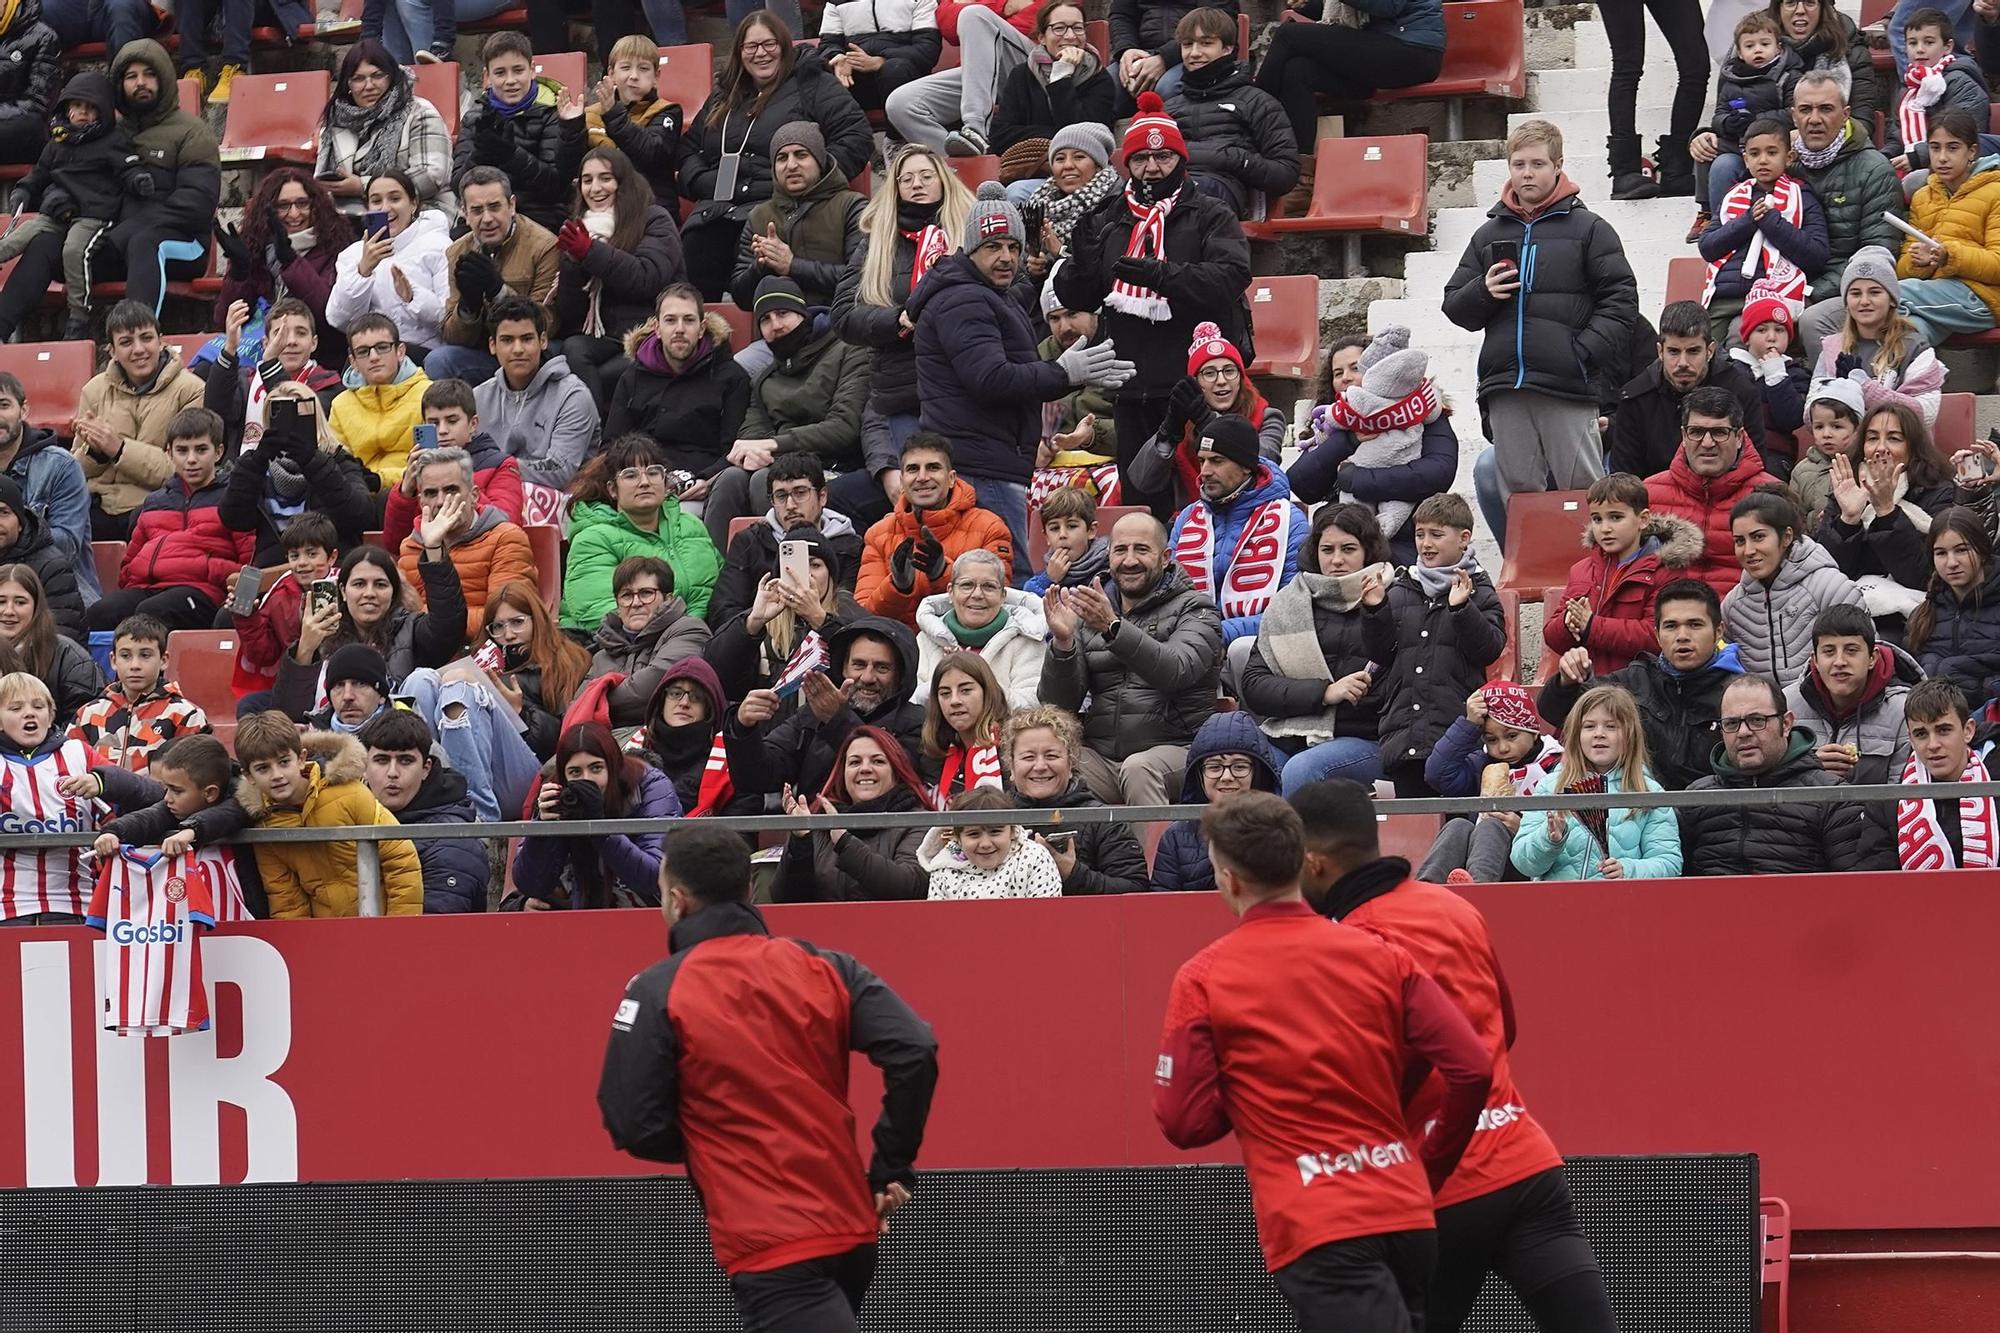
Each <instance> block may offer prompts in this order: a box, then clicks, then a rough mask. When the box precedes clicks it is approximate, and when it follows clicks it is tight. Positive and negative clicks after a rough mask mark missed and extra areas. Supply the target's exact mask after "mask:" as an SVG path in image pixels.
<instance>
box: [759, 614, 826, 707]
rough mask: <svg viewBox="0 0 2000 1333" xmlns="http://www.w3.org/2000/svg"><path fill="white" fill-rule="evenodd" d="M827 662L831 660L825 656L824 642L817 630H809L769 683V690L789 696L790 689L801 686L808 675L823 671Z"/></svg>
mask: <svg viewBox="0 0 2000 1333" xmlns="http://www.w3.org/2000/svg"><path fill="white" fill-rule="evenodd" d="M829 660H831V659H829V658H828V656H827V652H826V640H825V639H822V638H821V637H820V636H819V631H818V630H816V629H809V630H807V631H806V634H805V637H804V638H802V639H800V640H799V642H798V646H797V647H796V648H793V649H792V655H791V657H789V658H787V659H786V661H785V669H784V670H783V671H781V672H779V673H778V678H777V679H776V680H774V681H772V682H771V688H772V689H774V690H776V691H777V692H778V693H779V694H780V695H785V694H790V693H791V692H792V689H793V688H794V687H795V686H797V685H800V684H802V683H803V682H804V681H805V678H806V677H807V676H808V675H809V674H811V673H812V672H814V671H820V670H824V669H825V667H826V664H827V662H828V661H829Z"/></svg>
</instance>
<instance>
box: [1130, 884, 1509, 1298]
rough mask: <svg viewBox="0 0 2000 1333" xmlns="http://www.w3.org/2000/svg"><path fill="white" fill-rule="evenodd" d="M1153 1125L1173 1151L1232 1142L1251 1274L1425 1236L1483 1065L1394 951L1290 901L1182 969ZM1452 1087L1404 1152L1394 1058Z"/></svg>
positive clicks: (1469, 1036) (1479, 1101) (1466, 1125)
mask: <svg viewBox="0 0 2000 1333" xmlns="http://www.w3.org/2000/svg"><path fill="white" fill-rule="evenodd" d="M1160 1050H1161V1054H1160V1058H1159V1064H1158V1067H1157V1069H1156V1072H1155V1076H1154V1082H1155V1085H1156V1086H1155V1089H1154V1099H1153V1109H1154V1114H1155V1116H1156V1117H1157V1118H1158V1120H1159V1123H1160V1128H1161V1131H1162V1132H1163V1133H1164V1134H1165V1135H1166V1137H1167V1139H1168V1141H1170V1142H1172V1143H1174V1144H1176V1145H1178V1146H1180V1147H1183V1148H1190V1147H1199V1146H1200V1145H1202V1144H1205V1143H1212V1142H1214V1141H1215V1140H1216V1139H1219V1138H1221V1137H1222V1136H1223V1135H1224V1134H1226V1133H1228V1132H1229V1131H1230V1130H1232V1129H1233V1130H1234V1131H1235V1132H1236V1140H1237V1144H1238V1146H1239V1147H1240V1148H1241V1150H1242V1153H1243V1166H1244V1170H1245V1173H1246V1174H1247V1175H1248V1176H1249V1180H1250V1194H1251V1199H1252V1201H1253V1203H1254V1205H1255V1207H1256V1211H1257V1230H1258V1235H1259V1238H1260V1240H1261V1242H1262V1245H1263V1249H1264V1260H1265V1263H1266V1264H1267V1265H1268V1266H1269V1267H1270V1268H1271V1269H1272V1270H1273V1271H1276V1270H1277V1269H1280V1268H1283V1267H1284V1266H1285V1265H1286V1264H1289V1263H1291V1262H1292V1261H1293V1260H1295V1259H1297V1258H1298V1257H1299V1256H1301V1255H1303V1254H1304V1253H1305V1252H1306V1251H1308V1250H1310V1249H1313V1248H1314V1247H1315V1246H1319V1245H1325V1244H1327V1243H1329V1242H1331V1241H1338V1240H1348V1239H1351V1238H1353V1237H1356V1236H1373V1235H1381V1234H1384V1233H1388V1232H1396V1231H1419V1230H1428V1229H1430V1228H1431V1227H1432V1226H1433V1225H1434V1219H1433V1215H1432V1201H1431V1187H1432V1181H1433V1180H1440V1179H1443V1178H1444V1177H1445V1176H1447V1175H1448V1174H1449V1173H1450V1171H1451V1168H1452V1166H1453V1165H1454V1164H1455V1163H1456V1162H1457V1160H1458V1155H1459V1153H1460V1152H1462V1151H1463V1150H1464V1147H1465V1143H1466V1140H1467V1139H1468V1138H1470V1137H1471V1135H1472V1126H1473V1124H1474V1122H1475V1121H1476V1120H1477V1119H1478V1116H1479V1110H1480V1108H1481V1107H1482V1106H1483V1105H1484V1104H1485V1098H1486V1091H1487V1077H1486V1069H1487V1061H1486V1057H1485V1053H1484V1051H1483V1050H1482V1049H1481V1048H1480V1045H1479V1040H1478V1037H1477V1036H1476V1035H1475V1034H1474V1033H1473V1031H1472V1029H1471V1027H1470V1025H1469V1024H1467V1022H1466V1020H1465V1016H1464V1015H1463V1014H1462V1013H1460V1012H1459V1011H1458V1009H1457V1007H1456V1006H1455V1005H1453V1004H1452V1002H1451V1001H1450V999H1449V998H1447V997H1446V996H1445V994H1444V993H1443V992H1442V991H1441V990H1439V989H1438V986H1437V983H1436V982H1434V981H1432V980H1431V979H1430V978H1429V977H1426V976H1425V975H1424V974H1423V972H1422V971H1421V970H1419V969H1418V967H1417V964H1416V962H1415V960H1413V959H1412V958H1411V957H1410V955H1409V954H1408V953H1407V952H1405V951H1404V950H1403V949H1401V948H1399V947H1398V946H1396V945H1394V944H1392V943H1390V942H1389V941H1387V940H1385V939H1382V938H1381V937H1380V936H1377V935H1373V934H1370V933H1368V932H1366V931H1361V930H1355V929H1352V928H1350V927H1347V926H1342V925H1338V924H1336V923H1334V922H1331V921H1328V920H1327V919H1326V918H1324V917H1322V916H1320V915H1319V914H1318V913H1317V912H1315V911H1314V910H1313V909H1312V908H1310V907H1308V906H1307V905H1306V904H1305V903H1303V902H1300V901H1296V900H1294V901H1290V902H1276V903H1263V904H1260V905H1258V906H1256V907H1253V908H1251V909H1250V910H1249V911H1247V912H1245V913H1244V914H1243V919H1242V921H1241V923H1240V924H1238V926H1237V927H1236V929H1235V930H1233V931H1231V932H1230V933H1229V934H1227V935H1225V936H1223V937H1222V938H1221V939H1219V940H1217V941H1216V942H1215V943H1213V944H1211V945H1209V946H1208V947H1207V948H1206V949H1204V950H1202V951H1201V952H1200V953H1198V954H1196V955H1195V956H1194V957H1193V958H1191V959H1189V960H1188V961H1187V962H1186V963H1184V964H1182V965H1181V969H1180V972H1179V973H1178V974H1177V975H1176V976H1175V977H1174V985H1173V990H1172V993H1171V994H1170V996H1169V998H1168V1000H1167V1018H1166V1030H1165V1035H1164V1036H1163V1038H1162V1041H1161V1047H1160ZM1410 1051H1415V1052H1417V1053H1419V1054H1421V1055H1423V1056H1424V1058H1426V1059H1428V1060H1429V1061H1430V1062H1431V1064H1432V1065H1433V1066H1434V1067H1436V1068H1437V1069H1438V1070H1439V1072H1440V1073H1441V1074H1442V1075H1443V1076H1444V1078H1445V1079H1446V1080H1447V1082H1448V1083H1449V1084H1450V1085H1451V1090H1452V1091H1451V1097H1450V1100H1449V1104H1448V1105H1447V1106H1446V1107H1445V1108H1444V1110H1443V1111H1442V1112H1441V1114H1440V1115H1439V1117H1438V1120H1437V1123H1436V1125H1435V1126H1434V1127H1433V1128H1432V1130H1431V1133H1430V1135H1429V1136H1428V1137H1427V1138H1426V1139H1424V1140H1423V1141H1422V1144H1421V1147H1418V1146H1415V1139H1414V1136H1412V1135H1411V1134H1410V1131H1409V1128H1408V1124H1407V1122H1406V1120H1405V1117H1404V1114H1403V1103H1402V1080H1403V1070H1404V1066H1405V1064H1406V1062H1407V1055H1408V1053H1409V1052H1410Z"/></svg>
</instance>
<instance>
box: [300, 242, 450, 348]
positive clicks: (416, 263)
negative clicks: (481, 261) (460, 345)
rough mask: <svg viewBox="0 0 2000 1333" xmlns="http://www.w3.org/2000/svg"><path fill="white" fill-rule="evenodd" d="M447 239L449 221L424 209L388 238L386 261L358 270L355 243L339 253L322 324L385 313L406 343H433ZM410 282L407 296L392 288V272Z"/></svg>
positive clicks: (441, 308)
mask: <svg viewBox="0 0 2000 1333" xmlns="http://www.w3.org/2000/svg"><path fill="white" fill-rule="evenodd" d="M450 242H451V228H450V224H449V223H447V222H446V221H445V219H444V215H443V214H441V213H438V212H436V211H434V210H432V209H428V208H427V209H424V210H423V211H422V212H420V213H418V214H417V215H416V216H415V217H414V218H411V219H410V225H408V226H407V227H404V228H403V229H402V230H401V231H400V232H398V233H396V234H395V235H394V236H391V237H390V238H389V259H388V261H387V262H386V263H381V264H377V265H376V266H375V271H374V272H373V273H370V274H368V275H367V276H365V277H364V276H363V275H362V273H361V246H362V244H363V243H362V242H361V241H355V242H354V243H353V244H351V245H349V246H348V247H347V248H346V249H345V250H342V251H341V252H340V257H339V258H338V259H336V260H335V261H334V265H333V288H332V290H331V291H329V292H328V293H327V298H326V322H327V324H328V325H329V326H330V327H332V328H336V329H341V330H345V329H346V328H347V326H348V325H349V324H351V323H353V322H354V321H355V320H357V319H359V318H361V316H363V315H366V314H370V313H375V314H382V315H387V316H388V317H389V318H390V319H392V320H394V321H395V322H396V332H397V334H398V335H399V336H401V338H402V339H403V342H404V343H405V344H406V345H408V346H411V347H436V346H437V345H438V344H439V343H441V342H443V341H444V332H443V328H444V315H445V301H446V299H447V298H448V296H449V295H450V292H451V273H450V269H449V266H448V265H447V264H446V262H445V257H444V251H445V246H446V245H448V244H450ZM397 270H401V271H402V274H403V276H404V277H405V278H407V279H408V280H409V283H410V299H409V300H407V301H405V300H404V299H403V298H402V296H401V295H400V294H399V293H398V292H397V291H396V271H397Z"/></svg>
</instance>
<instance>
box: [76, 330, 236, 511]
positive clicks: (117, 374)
mask: <svg viewBox="0 0 2000 1333" xmlns="http://www.w3.org/2000/svg"><path fill="white" fill-rule="evenodd" d="M160 355H161V356H162V357H164V358H165V364H164V365H163V366H162V367H161V369H160V373H159V375H158V376H157V377H155V379H154V380H153V387H152V388H151V389H150V390H148V391H147V392H145V393H140V392H138V391H137V390H135V389H133V387H132V381H130V380H129V379H127V378H125V372H124V370H123V369H122V368H120V366H119V365H118V363H117V362H116V361H113V362H112V363H111V364H110V365H108V366H106V367H105V368H104V369H103V370H102V371H101V372H100V373H98V374H96V375H93V376H92V377H91V378H90V381H89V382H88V383H87V384H85V385H84V386H83V392H82V393H81V394H80V395H78V397H77V400H76V414H77V415H78V416H80V417H86V416H88V417H101V418H102V419H103V420H104V421H105V422H106V423H107V424H108V425H109V426H110V427H111V429H113V430H115V431H117V432H118V437H119V438H120V439H122V440H124V441H125V450H124V452H123V453H121V454H119V455H118V461H117V462H115V463H106V462H105V461H104V460H103V459H101V458H99V457H98V456H97V455H96V454H94V453H92V452H91V451H90V449H89V447H88V446H86V445H85V444H84V442H83V441H82V440H78V441H76V442H75V443H74V444H72V445H71V446H70V453H71V454H73V455H75V457H76V461H77V462H78V463H80V464H82V465H83V475H84V480H85V482H86V484H87V485H88V486H89V487H90V493H91V495H92V496H94V497H95V498H96V500H97V504H98V507H99V508H101V509H102V510H103V511H104V512H105V513H107V514H129V513H131V512H132V511H133V510H135V509H137V508H138V507H139V506H140V505H142V504H144V503H145V502H146V497H147V496H148V495H151V494H152V493H153V492H154V491H157V490H158V489H160V487H162V486H164V485H166V484H167V478H169V477H171V476H173V475H174V464H173V460H172V459H170V458H169V457H167V423H168V422H169V421H172V420H173V419H174V416H175V415H176V414H177V413H179V412H180V411H181V409H183V408H188V407H200V406H201V396H202V392H203V388H204V386H203V384H202V382H201V379H200V377H199V376H197V375H195V374H194V373H193V372H192V371H190V370H188V368H187V367H186V366H183V365H182V364H181V358H180V353H178V352H176V351H174V349H173V348H171V347H162V348H161V349H160Z"/></svg>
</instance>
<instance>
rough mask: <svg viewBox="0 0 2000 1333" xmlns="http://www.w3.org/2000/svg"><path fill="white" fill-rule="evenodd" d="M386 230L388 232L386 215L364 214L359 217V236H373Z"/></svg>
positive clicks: (387, 216)
mask: <svg viewBox="0 0 2000 1333" xmlns="http://www.w3.org/2000/svg"><path fill="white" fill-rule="evenodd" d="M387 230H389V215H388V214H387V213H364V214H362V215H361V234H362V235H363V236H373V235H375V233H377V232H383V231H387Z"/></svg>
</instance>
